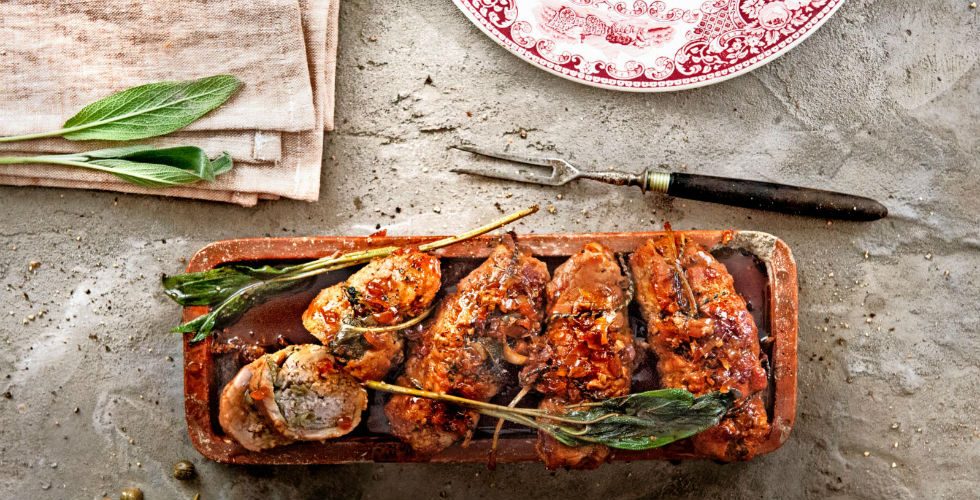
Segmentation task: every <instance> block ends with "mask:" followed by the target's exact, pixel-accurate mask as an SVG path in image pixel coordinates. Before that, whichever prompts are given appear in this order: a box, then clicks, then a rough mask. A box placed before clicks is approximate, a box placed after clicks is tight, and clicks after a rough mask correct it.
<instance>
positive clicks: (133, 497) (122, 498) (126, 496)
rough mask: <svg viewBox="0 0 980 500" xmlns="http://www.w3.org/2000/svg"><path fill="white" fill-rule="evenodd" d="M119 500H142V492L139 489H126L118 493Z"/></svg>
mask: <svg viewBox="0 0 980 500" xmlns="http://www.w3.org/2000/svg"><path fill="white" fill-rule="evenodd" d="M119 500H143V490H141V489H139V488H126V489H125V490H122V491H120V492H119Z"/></svg>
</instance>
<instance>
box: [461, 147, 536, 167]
mask: <svg viewBox="0 0 980 500" xmlns="http://www.w3.org/2000/svg"><path fill="white" fill-rule="evenodd" d="M453 148H454V149H458V150H460V151H466V152H467V153H473V154H475V155H480V156H489V157H491V158H496V159H498V160H505V161H512V162H515V163H526V164H528V165H537V166H539V167H551V166H552V163H551V162H552V160H551V159H549V158H535V157H533V156H524V155H515V154H511V153H498V152H490V151H486V150H484V149H480V148H477V147H475V146H469V145H459V146H453Z"/></svg>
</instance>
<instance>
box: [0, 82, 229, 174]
mask: <svg viewBox="0 0 980 500" xmlns="http://www.w3.org/2000/svg"><path fill="white" fill-rule="evenodd" d="M241 83H242V82H241V80H239V79H238V78H236V77H234V76H230V75H216V76H209V77H207V78H201V79H198V80H187V81H180V82H157V83H150V84H146V85H140V86H138V87H133V88H131V89H129V90H124V91H122V92H119V93H117V94H113V95H111V96H109V97H106V98H103V99H101V100H99V101H96V102H94V103H92V104H89V105H88V106H85V107H84V108H82V110H81V111H79V112H78V113H77V114H76V115H75V116H73V117H71V118H69V119H68V121H66V122H65V124H64V125H63V126H62V128H60V129H57V130H51V131H48V132H40V133H36V134H27V135H19V136H11V137H0V142H14V141H24V140H30V139H39V138H42V137H52V136H61V137H63V138H65V139H68V140H72V141H81V140H103V141H133V140H139V139H146V138H149V137H156V136H160V135H164V134H169V133H171V132H173V131H175V130H177V129H180V128H182V127H184V126H186V125H188V124H190V123H191V122H193V121H195V120H197V119H198V118H200V117H202V116H204V115H205V114H207V113H208V112H209V111H211V110H213V109H215V108H217V107H218V106H220V105H221V104H222V103H224V102H225V101H227V100H228V98H230V97H231V96H232V95H233V94H234V93H235V92H236V91H238V89H239V87H241ZM13 163H47V164H56V165H67V166H74V167H82V168H89V169H94V170H101V171H103V172H108V173H111V174H113V175H116V176H117V177H119V178H121V179H124V180H126V181H128V182H131V183H133V184H136V185H138V186H143V187H166V186H173V185H176V184H186V183H190V182H197V181H200V180H205V181H213V180H214V177H215V176H216V175H219V174H221V173H224V172H227V171H228V170H230V169H231V167H232V160H231V157H230V156H229V155H228V154H227V153H224V154H223V155H222V156H220V157H218V158H217V159H215V160H209V159H208V158H207V156H206V155H205V154H204V151H203V150H202V149H201V148H198V147H194V146H181V147H174V148H160V149H157V148H153V147H151V146H129V147H121V148H110V149H100V150H96V151H89V152H86V153H72V154H63V155H41V156H29V157H8V158H0V164H13Z"/></svg>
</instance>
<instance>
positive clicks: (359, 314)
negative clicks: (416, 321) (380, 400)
mask: <svg viewBox="0 0 980 500" xmlns="http://www.w3.org/2000/svg"><path fill="white" fill-rule="evenodd" d="M441 279H442V273H441V270H440V267H439V259H437V258H435V257H433V256H431V255H429V254H427V253H425V252H420V251H419V250H418V249H417V248H404V249H401V250H398V251H396V252H394V253H392V254H391V255H388V256H387V257H379V258H376V259H374V260H372V261H371V262H370V263H368V264H367V265H366V266H364V267H363V268H362V269H360V270H359V271H357V272H356V273H354V274H353V275H352V276H351V277H350V278H348V279H347V280H346V281H344V282H342V283H337V284H336V285H334V286H331V287H329V288H326V289H324V290H322V291H321V292H320V293H319V294H318V295H317V296H316V298H315V299H313V302H312V303H310V306H309V308H307V309H306V311H305V312H304V313H303V326H305V327H306V329H307V330H309V331H310V333H312V334H313V336H314V337H316V338H317V339H319V340H320V342H322V343H323V344H324V345H326V346H329V347H330V351H331V353H332V354H333V355H334V356H335V357H336V358H337V361H338V363H339V364H340V365H341V366H342V367H343V368H344V371H346V372H347V373H349V374H351V375H353V376H354V377H357V378H358V379H359V380H381V379H382V378H384V376H385V375H386V374H387V373H388V371H389V370H390V369H391V367H392V366H394V365H397V364H398V363H399V362H401V359H402V356H403V354H402V347H403V340H402V338H401V336H400V335H399V333H398V332H394V331H388V332H353V331H345V330H344V329H343V326H344V325H345V324H346V325H351V326H360V327H371V326H391V325H397V324H400V323H404V322H406V321H408V320H410V319H412V318H414V317H416V316H418V315H419V314H422V313H423V312H424V311H425V310H426V309H428V308H429V306H430V305H431V304H432V301H433V299H435V296H436V293H437V292H438V291H439V285H440V282H441Z"/></svg>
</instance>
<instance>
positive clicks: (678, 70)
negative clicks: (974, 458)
mask: <svg viewBox="0 0 980 500" xmlns="http://www.w3.org/2000/svg"><path fill="white" fill-rule="evenodd" d="M453 1H454V2H455V3H456V5H457V6H458V7H459V8H460V10H462V11H463V13H464V14H466V17H468V18H470V20H471V21H473V22H474V23H475V24H476V25H477V26H478V27H479V28H480V29H481V30H483V31H484V32H485V33H486V34H487V35H489V36H490V38H492V39H493V40H495V41H496V42H497V43H499V44H500V45H502V46H503V47H504V48H506V49H507V50H509V51H510V52H512V53H514V54H516V55H517V56H518V57H520V58H521V59H524V60H525V61H528V62H530V63H532V64H534V65H536V66H538V67H540V68H542V69H545V70H547V71H550V72H551V73H554V74H556V75H558V76H561V77H564V78H568V79H570V80H574V81H577V82H581V83H585V84H588V85H594V86H597V87H605V88H611V89H616V90H628V91H634V92H658V91H670V90H681V89H688V88H693V87H700V86H702V85H709V84H712V83H717V82H720V81H722V80H727V79H729V78H731V77H733V76H736V75H739V74H742V73H746V72H748V71H751V70H753V69H755V68H758V67H759V66H762V65H763V64H766V63H767V62H769V61H771V60H773V59H775V58H776V57H779V56H780V55H782V54H783V53H784V52H786V51H788V50H789V49H791V48H793V47H794V46H795V45H796V44H798V43H800V42H801V41H803V39H804V38H806V37H807V36H809V35H810V34H811V33H813V32H814V31H815V30H816V29H817V28H818V27H820V25H821V24H823V23H824V21H826V20H827V19H828V18H829V17H830V15H831V14H833V13H834V11H836V10H837V8H838V7H840V6H841V4H843V3H844V0H707V1H705V0H658V1H645V0H635V1H633V2H632V3H629V2H627V1H621V0H453Z"/></svg>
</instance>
